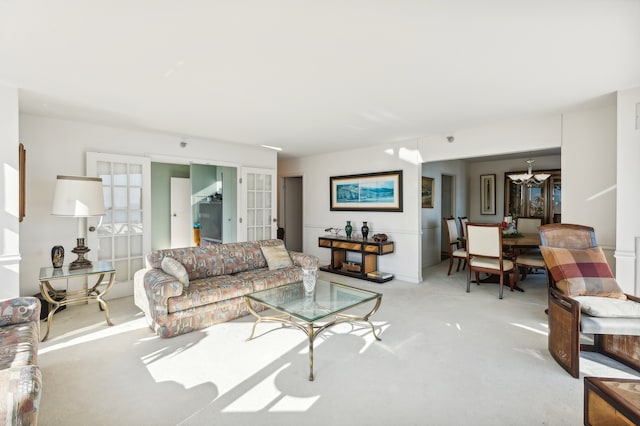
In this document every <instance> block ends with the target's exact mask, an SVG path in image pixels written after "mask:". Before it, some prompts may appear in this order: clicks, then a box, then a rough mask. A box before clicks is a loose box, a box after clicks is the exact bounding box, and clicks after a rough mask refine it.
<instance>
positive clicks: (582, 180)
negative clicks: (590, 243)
mask: <svg viewBox="0 0 640 426" xmlns="http://www.w3.org/2000/svg"><path fill="white" fill-rule="evenodd" d="M637 159H640V157H636V160H637ZM616 193H617V188H616V105H615V103H614V104H611V105H607V106H604V107H600V108H592V109H587V110H583V111H578V112H571V113H566V114H564V115H563V133H562V222H563V223H577V224H581V225H588V226H593V228H594V229H595V231H596V240H597V242H598V245H599V246H601V247H602V248H603V250H604V252H605V255H606V256H607V260H608V261H609V264H610V265H611V266H612V269H613V270H614V271H615V270H616V269H617V268H616V262H615V259H614V257H613V254H614V249H615V246H616V219H615V218H616V198H617V196H616Z"/></svg>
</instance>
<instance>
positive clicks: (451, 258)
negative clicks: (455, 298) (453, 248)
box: [447, 256, 453, 275]
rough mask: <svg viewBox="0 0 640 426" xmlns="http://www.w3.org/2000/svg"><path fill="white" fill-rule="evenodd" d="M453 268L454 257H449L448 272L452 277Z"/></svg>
mask: <svg viewBox="0 0 640 426" xmlns="http://www.w3.org/2000/svg"><path fill="white" fill-rule="evenodd" d="M452 267H453V257H452V256H449V271H448V272H447V275H451V268H452Z"/></svg>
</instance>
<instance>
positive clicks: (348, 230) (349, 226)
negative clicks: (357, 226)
mask: <svg viewBox="0 0 640 426" xmlns="http://www.w3.org/2000/svg"><path fill="white" fill-rule="evenodd" d="M351 231H353V227H352V226H351V221H350V220H348V221H347V226H345V227H344V232H346V233H347V238H351Z"/></svg>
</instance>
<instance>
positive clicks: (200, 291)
mask: <svg viewBox="0 0 640 426" xmlns="http://www.w3.org/2000/svg"><path fill="white" fill-rule="evenodd" d="M301 280H302V269H301V268H298V267H296V266H290V267H288V268H282V269H277V270H274V271H270V270H269V269H267V268H262V269H256V270H252V271H245V272H240V273H237V274H233V275H223V276H218V277H210V278H204V279H200V280H196V281H191V285H190V286H189V287H188V288H186V289H184V292H183V293H182V295H180V296H174V297H170V298H169V299H168V300H167V303H168V312H169V313H174V312H179V311H185V310H188V309H191V308H195V307H198V306H203V305H208V304H212V303H218V302H220V301H224V300H229V299H233V298H237V297H241V296H244V295H245V294H249V293H252V292H254V291H259V290H265V289H268V288H273V287H277V286H279V285H284V284H289V283H292V282H296V281H301Z"/></svg>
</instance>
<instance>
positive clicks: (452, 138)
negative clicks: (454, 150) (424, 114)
mask: <svg viewBox="0 0 640 426" xmlns="http://www.w3.org/2000/svg"><path fill="white" fill-rule="evenodd" d="M455 140H456V138H454V137H453V136H447V141H448V142H449V143H453V141H455Z"/></svg>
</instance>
